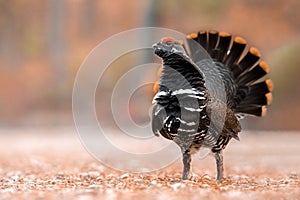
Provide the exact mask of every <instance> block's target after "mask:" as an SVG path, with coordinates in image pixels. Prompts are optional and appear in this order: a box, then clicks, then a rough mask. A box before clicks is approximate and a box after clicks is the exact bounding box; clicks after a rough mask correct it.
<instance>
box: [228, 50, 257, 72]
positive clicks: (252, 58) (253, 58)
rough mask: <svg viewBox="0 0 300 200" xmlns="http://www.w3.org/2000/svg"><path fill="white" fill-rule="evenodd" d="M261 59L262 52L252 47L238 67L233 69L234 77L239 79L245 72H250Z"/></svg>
mask: <svg viewBox="0 0 300 200" xmlns="http://www.w3.org/2000/svg"><path fill="white" fill-rule="evenodd" d="M260 57H261V54H260V52H259V51H258V50H257V49H256V48H254V47H251V48H250V49H249V51H248V53H247V54H246V55H245V56H244V57H243V58H242V59H241V61H240V62H239V63H238V64H237V66H236V67H235V68H233V70H232V72H233V75H234V77H238V76H239V75H241V74H242V73H243V72H245V71H248V70H249V69H250V68H251V67H252V66H253V65H255V63H257V61H258V60H259V59H260Z"/></svg>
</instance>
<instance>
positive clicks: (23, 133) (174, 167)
mask: <svg viewBox="0 0 300 200" xmlns="http://www.w3.org/2000/svg"><path fill="white" fill-rule="evenodd" d="M0 136H1V141H0V150H1V151H0V199H83V200H89V199H141V198H143V199H144V200H146V199H300V134H299V133H293V132H283V131H282V132H253V131H251V132H250V131H246V132H244V133H241V135H240V139H241V141H240V142H238V141H231V143H230V144H229V148H227V149H226V150H225V152H224V162H225V175H226V178H225V181H224V182H222V183H218V182H216V181H215V171H216V169H215V163H214V158H213V157H212V156H208V157H206V158H205V159H201V160H200V159H197V158H193V163H192V166H193V174H194V175H193V176H192V177H191V178H190V180H187V181H182V180H181V179H180V176H181V167H182V165H181V162H180V160H179V161H177V162H175V163H173V164H171V165H170V166H168V167H166V168H163V169H160V170H158V171H154V172H149V173H143V174H136V173H128V172H124V171H123V172H121V171H116V170H113V169H110V168H108V167H106V166H104V165H103V164H101V163H100V162H99V161H97V160H95V159H94V158H93V157H92V156H91V155H90V154H89V153H88V152H87V151H86V150H85V149H84V147H83V146H82V144H81V142H80V140H79V138H78V136H77V135H76V133H75V131H74V130H73V129H69V128H62V129H49V130H44V129H5V130H4V129H2V130H0ZM158 159H163V158H158Z"/></svg>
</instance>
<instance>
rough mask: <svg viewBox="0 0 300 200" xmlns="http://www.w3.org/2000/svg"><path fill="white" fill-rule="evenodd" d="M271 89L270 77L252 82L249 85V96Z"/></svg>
mask: <svg viewBox="0 0 300 200" xmlns="http://www.w3.org/2000/svg"><path fill="white" fill-rule="evenodd" d="M272 91H273V82H272V81H271V80H270V79H267V80H265V81H264V82H260V83H256V84H253V85H251V86H250V87H249V94H248V95H249V96H254V95H259V94H267V93H269V92H272Z"/></svg>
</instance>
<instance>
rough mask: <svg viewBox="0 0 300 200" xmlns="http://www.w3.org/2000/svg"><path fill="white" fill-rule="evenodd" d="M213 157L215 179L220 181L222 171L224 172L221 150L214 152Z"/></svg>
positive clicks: (221, 179)
mask: <svg viewBox="0 0 300 200" xmlns="http://www.w3.org/2000/svg"><path fill="white" fill-rule="evenodd" d="M215 159H216V164H217V181H219V182H221V181H223V172H224V168H223V155H222V151H219V152H216V153H215Z"/></svg>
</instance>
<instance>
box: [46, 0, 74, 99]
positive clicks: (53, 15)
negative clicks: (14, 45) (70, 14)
mask: <svg viewBox="0 0 300 200" xmlns="http://www.w3.org/2000/svg"><path fill="white" fill-rule="evenodd" d="M48 6H49V17H48V20H49V22H48V23H49V27H48V28H49V30H48V31H49V32H48V34H49V38H48V39H49V41H48V42H49V43H48V45H49V56H50V62H51V64H52V66H53V67H54V77H55V78H54V87H55V90H56V91H55V93H57V92H58V94H62V93H64V92H65V91H62V90H65V89H66V88H67V87H66V86H67V84H68V81H69V77H68V74H67V70H66V68H67V66H66V65H67V62H66V61H67V60H66V55H67V52H66V51H67V47H66V39H65V36H66V34H65V31H66V29H65V25H66V19H67V16H66V12H67V6H66V1H64V0H48Z"/></svg>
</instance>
